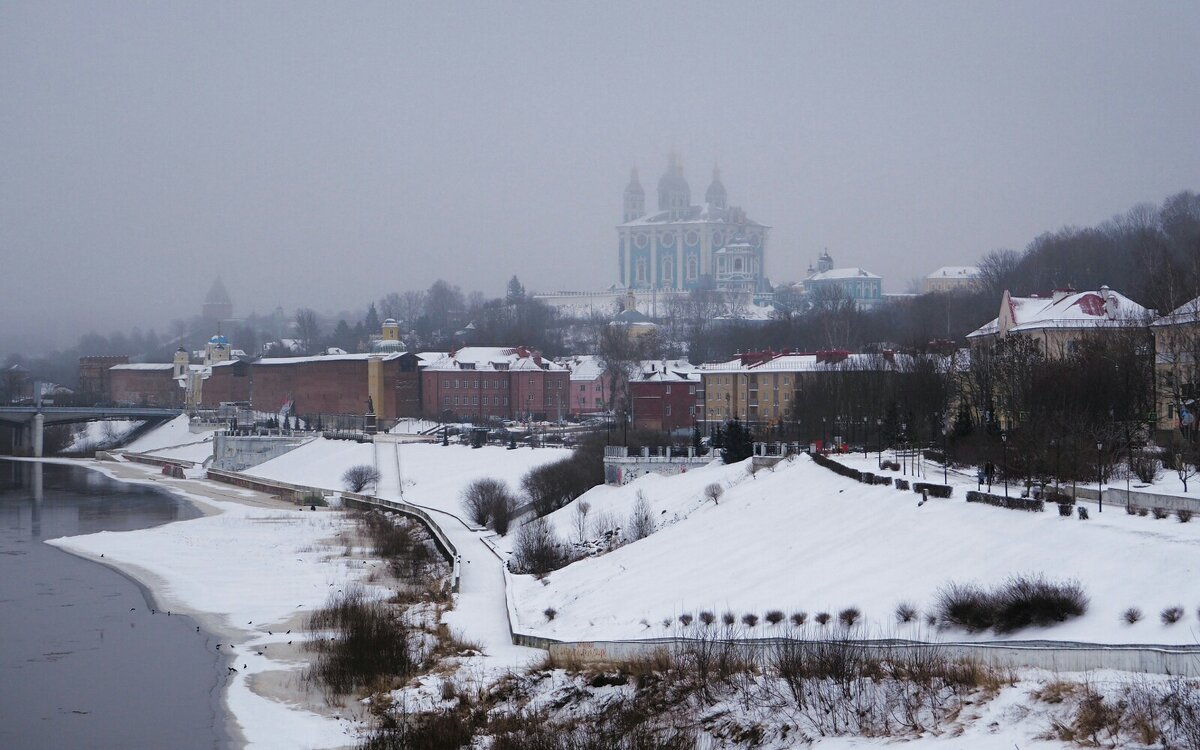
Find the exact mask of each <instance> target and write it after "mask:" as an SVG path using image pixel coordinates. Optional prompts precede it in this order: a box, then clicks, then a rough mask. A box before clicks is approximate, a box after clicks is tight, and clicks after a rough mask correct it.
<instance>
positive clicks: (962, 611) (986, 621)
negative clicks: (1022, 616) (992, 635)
mask: <svg viewBox="0 0 1200 750" xmlns="http://www.w3.org/2000/svg"><path fill="white" fill-rule="evenodd" d="M934 607H935V608H936V610H937V613H938V616H939V618H940V619H941V621H942V622H944V623H946V624H947V625H953V626H956V627H960V628H964V629H966V630H967V631H969V632H972V633H974V632H978V631H980V630H987V629H988V628H990V627H991V626H992V625H994V624H995V623H996V604H995V602H994V601H993V600H992V597H991V596H989V595H988V593H987V592H986V591H983V590H982V589H980V588H978V587H976V586H972V585H969V584H962V583H949V584H947V585H946V586H943V587H942V588H941V589H939V590H938V592H937V597H936V602H935V604H934Z"/></svg>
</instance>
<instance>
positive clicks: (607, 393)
mask: <svg viewBox="0 0 1200 750" xmlns="http://www.w3.org/2000/svg"><path fill="white" fill-rule="evenodd" d="M558 364H560V365H562V366H563V367H565V368H567V369H568V370H570V371H571V393H570V396H569V398H568V400H567V409H568V411H569V413H570V414H571V416H573V417H578V416H581V415H583V414H597V413H600V412H604V411H606V410H607V409H610V408H611V402H612V392H613V375H612V372H610V371H609V370H608V368H607V367H605V365H604V362H603V360H601V359H600V358H599V357H597V356H596V355H594V354H582V355H578V356H575V357H567V358H566V359H560V360H558Z"/></svg>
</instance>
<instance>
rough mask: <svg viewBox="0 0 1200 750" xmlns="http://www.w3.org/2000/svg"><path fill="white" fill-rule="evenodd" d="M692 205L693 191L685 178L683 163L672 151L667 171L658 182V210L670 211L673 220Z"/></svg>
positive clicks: (668, 159)
mask: <svg viewBox="0 0 1200 750" xmlns="http://www.w3.org/2000/svg"><path fill="white" fill-rule="evenodd" d="M691 205H692V189H691V188H690V187H688V183H687V180H686V179H684V177H683V163H682V162H680V160H679V154H678V153H676V152H675V151H672V152H671V155H670V156H669V157H667V171H666V172H664V173H663V176H662V177H660V178H659V180H658V210H659V211H669V212H670V213H671V218H672V219H678V218H680V217H681V216H682V215H683V213H684V212H685V211H687V209H688V208H689V207H690V206H691Z"/></svg>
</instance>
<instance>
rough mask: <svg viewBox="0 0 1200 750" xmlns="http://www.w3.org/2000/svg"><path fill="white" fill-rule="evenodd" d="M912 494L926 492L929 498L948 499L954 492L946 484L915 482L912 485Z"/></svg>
mask: <svg viewBox="0 0 1200 750" xmlns="http://www.w3.org/2000/svg"><path fill="white" fill-rule="evenodd" d="M913 492H928V493H929V496H930V497H950V495H951V494H952V493H953V492H954V488H953V487H951V486H950V485H948V484H930V483H929V482H917V483H915V484H913Z"/></svg>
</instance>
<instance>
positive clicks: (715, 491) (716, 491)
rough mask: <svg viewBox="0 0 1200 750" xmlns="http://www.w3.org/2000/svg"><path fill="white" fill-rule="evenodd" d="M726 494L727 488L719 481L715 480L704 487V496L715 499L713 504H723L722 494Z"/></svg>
mask: <svg viewBox="0 0 1200 750" xmlns="http://www.w3.org/2000/svg"><path fill="white" fill-rule="evenodd" d="M724 494H725V488H724V487H722V486H721V485H720V484H718V483H717V482H713V483H712V484H710V485H708V486H707V487H705V488H704V496H705V497H706V498H708V499H709V500H712V501H713V505H720V504H721V495H724Z"/></svg>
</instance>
